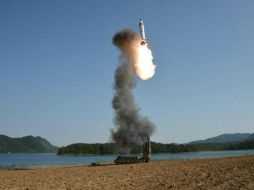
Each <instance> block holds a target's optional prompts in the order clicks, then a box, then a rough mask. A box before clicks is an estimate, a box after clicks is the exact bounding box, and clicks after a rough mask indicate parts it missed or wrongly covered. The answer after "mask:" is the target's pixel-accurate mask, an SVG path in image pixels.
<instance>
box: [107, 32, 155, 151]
mask: <svg viewBox="0 0 254 190" xmlns="http://www.w3.org/2000/svg"><path fill="white" fill-rule="evenodd" d="M140 42H141V38H140V36H139V35H138V34H137V33H135V32H133V31H131V30H129V29H125V30H122V31H120V32H118V33H116V34H115V36H114V37H113V44H114V45H115V46H117V47H118V48H119V49H120V50H121V54H120V57H119V65H118V67H117V68H116V70H115V81H114V98H113V100H112V107H113V109H114V111H115V117H114V123H115V125H116V130H112V131H111V135H112V140H113V141H114V142H115V143H116V144H117V145H118V146H120V147H126V148H127V147H130V146H131V145H134V144H142V143H144V142H145V141H146V140H147V138H150V136H151V135H152V134H153V132H154V130H155V124H154V123H153V122H151V121H150V120H149V119H148V118H147V117H142V116H141V115H140V113H139V110H140V109H139V108H138V106H137V105H136V103H135V100H134V96H133V94H132V89H133V88H134V87H135V85H136V81H137V79H136V75H137V76H138V77H139V78H140V79H143V80H147V79H149V78H151V77H152V76H153V75H154V73H155V65H154V64H153V63H152V59H153V57H152V52H151V50H150V49H149V48H148V47H147V45H146V44H145V45H141V44H140Z"/></svg>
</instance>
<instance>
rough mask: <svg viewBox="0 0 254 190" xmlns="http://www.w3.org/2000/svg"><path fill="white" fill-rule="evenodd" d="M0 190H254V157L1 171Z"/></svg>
mask: <svg viewBox="0 0 254 190" xmlns="http://www.w3.org/2000/svg"><path fill="white" fill-rule="evenodd" d="M0 189H27V190H28V189H66V190H68V189H69V190H70V189H82V190H83V189H110V190H111V189H117V190H120V189H251V190H254V156H243V157H230V158H213V159H193V160H165V161H154V162H150V163H144V164H130V165H106V166H93V167H92V166H75V167H48V168H35V169H29V170H0Z"/></svg>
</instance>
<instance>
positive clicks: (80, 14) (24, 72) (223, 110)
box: [0, 0, 254, 146]
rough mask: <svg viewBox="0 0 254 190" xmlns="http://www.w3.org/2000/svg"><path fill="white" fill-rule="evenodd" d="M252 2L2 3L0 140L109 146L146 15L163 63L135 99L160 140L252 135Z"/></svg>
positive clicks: (97, 0)
mask: <svg viewBox="0 0 254 190" xmlns="http://www.w3.org/2000/svg"><path fill="white" fill-rule="evenodd" d="M253 8H254V2H253V1H251V0H249V1H248V0H244V1H236V0H223V1H221V0H214V1H208V0H194V1H188V0H182V1H177V0H175V1H167V0H165V1H134V0H132V1H117V0H114V1H113V0H110V1H103V0H87V1H81V0H80V1H78V0H76V1H70V0H68V1H67V0H55V1H49V0H44V1H38V0H24V1H18V0H16V1H15V0H13V1H8V0H2V1H0V134H5V135H9V136H11V137H20V136H25V135H40V136H42V137H45V138H47V139H48V140H49V141H50V142H52V143H53V144H55V145H59V146H61V145H67V144H70V143H75V142H89V143H90V142H107V141H109V140H110V129H111V128H114V125H113V123H112V118H113V110H112V108H111V99H112V96H113V91H112V85H113V78H114V70H115V68H116V65H117V58H118V55H119V51H118V50H117V49H116V48H115V47H114V46H113V45H112V42H111V39H112V36H113V35H114V33H115V32H117V31H119V30H121V29H123V28H132V29H133V30H136V31H138V20H139V18H142V19H143V20H144V22H145V27H146V28H145V29H146V33H147V36H148V38H149V41H150V44H151V48H152V51H153V55H154V62H155V64H156V65H157V71H156V75H155V76H154V77H153V78H152V79H151V80H148V81H140V80H138V84H137V87H136V89H135V90H134V94H135V97H136V102H137V104H138V105H139V106H140V108H141V113H142V114H143V115H146V116H149V117H150V118H151V120H153V121H154V122H155V123H156V124H157V130H156V133H155V135H154V136H153V137H152V140H154V141H160V142H177V143H184V142H188V141H191V140H197V139H204V138H208V137H212V136H215V135H219V134H222V133H233V132H252V133H253V132H254V88H253V83H254V53H253V52H254V11H253Z"/></svg>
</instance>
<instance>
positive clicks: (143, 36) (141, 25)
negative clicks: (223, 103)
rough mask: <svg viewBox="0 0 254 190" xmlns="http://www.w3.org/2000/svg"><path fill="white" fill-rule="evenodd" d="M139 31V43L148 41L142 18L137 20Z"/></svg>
mask: <svg viewBox="0 0 254 190" xmlns="http://www.w3.org/2000/svg"><path fill="white" fill-rule="evenodd" d="M139 32H140V37H141V40H142V41H141V45H145V44H147V43H148V40H147V38H146V35H145V25H144V22H143V20H142V19H140V20H139Z"/></svg>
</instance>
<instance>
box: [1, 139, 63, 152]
mask: <svg viewBox="0 0 254 190" xmlns="http://www.w3.org/2000/svg"><path fill="white" fill-rule="evenodd" d="M57 149H58V148H57V147H56V146H53V145H52V144H50V143H49V142H48V141H47V140H46V139H44V138H41V137H39V136H37V137H34V136H25V137H21V138H11V137H8V136H5V135H0V153H6V152H11V153H21V152H22V153H23V152H24V153H46V152H57Z"/></svg>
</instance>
